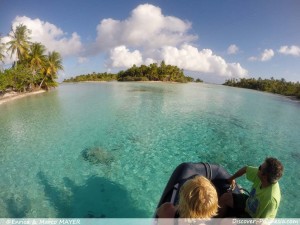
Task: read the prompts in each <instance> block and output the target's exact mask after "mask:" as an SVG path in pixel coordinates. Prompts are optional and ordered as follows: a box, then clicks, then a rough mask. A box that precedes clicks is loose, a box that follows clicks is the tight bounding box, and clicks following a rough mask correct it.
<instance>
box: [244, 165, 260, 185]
mask: <svg viewBox="0 0 300 225" xmlns="http://www.w3.org/2000/svg"><path fill="white" fill-rule="evenodd" d="M257 172H258V168H257V167H252V166H247V168H246V178H247V179H248V180H250V181H252V182H253V183H254V181H255V178H256V177H257Z"/></svg>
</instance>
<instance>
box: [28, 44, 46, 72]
mask: <svg viewBox="0 0 300 225" xmlns="http://www.w3.org/2000/svg"><path fill="white" fill-rule="evenodd" d="M45 51H46V48H45V46H44V45H42V44H41V43H33V44H32V45H30V53H29V58H28V63H29V68H30V69H31V70H32V72H33V74H34V75H35V74H36V73H37V71H39V70H40V69H42V66H43V64H45V62H46V55H45Z"/></svg>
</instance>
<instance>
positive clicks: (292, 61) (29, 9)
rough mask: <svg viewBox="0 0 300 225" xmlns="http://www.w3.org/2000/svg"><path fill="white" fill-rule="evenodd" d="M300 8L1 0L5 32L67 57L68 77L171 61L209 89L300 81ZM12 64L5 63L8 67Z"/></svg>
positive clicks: (291, 0)
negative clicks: (236, 82)
mask: <svg viewBox="0 0 300 225" xmlns="http://www.w3.org/2000/svg"><path fill="white" fill-rule="evenodd" d="M299 12H300V1H298V0H285V1H283V0H282V1H278V0H273V1H263V0H260V1H258V0H243V1H242V0H240V1H237V0H226V1H225V0H224V1H216V0H207V1H206V0H201V1H200V0H189V1H186V0H176V1H175V0H173V1H171V0H160V1H159V0H156V1H134V0H127V1H124V0H110V1H106V0H101V1H96V0H94V1H92V0H87V1H79V0H62V1H57V0H52V1H34V0H28V1H23V0H1V8H0V33H1V36H2V37H3V38H2V41H3V42H5V41H7V40H8V37H7V34H8V33H9V32H10V29H11V27H12V26H13V27H15V26H16V25H17V24H19V23H23V24H25V25H26V26H27V27H28V28H29V29H31V30H32V41H37V42H41V43H43V44H44V45H45V46H46V48H47V49H48V50H49V51H53V50H56V51H58V52H60V53H61V54H62V56H63V62H64V71H63V72H61V73H60V80H62V79H63V78H67V77H71V76H76V75H79V74H86V73H92V72H118V71H120V70H122V69H126V68H128V67H130V66H131V65H132V64H136V65H140V64H150V63H153V62H158V63H159V62H160V61H161V60H165V62H166V63H168V64H173V65H177V66H178V67H180V68H182V69H184V70H185V74H187V75H190V76H193V77H195V78H198V77H200V78H202V79H203V80H204V81H206V82H212V83H222V82H224V81H225V79H228V78H233V77H236V78H241V77H255V78H257V77H259V76H260V77H262V78H270V77H272V76H273V77H274V78H278V79H280V78H285V79H286V80H288V81H294V82H295V81H300V13H299ZM12 60H13V59H7V60H6V66H8V65H9V63H10V62H11V61H12Z"/></svg>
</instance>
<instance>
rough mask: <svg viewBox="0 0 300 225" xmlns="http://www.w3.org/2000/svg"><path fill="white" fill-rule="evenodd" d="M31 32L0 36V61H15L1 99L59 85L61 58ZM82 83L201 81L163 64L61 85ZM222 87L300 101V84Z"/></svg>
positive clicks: (241, 82) (246, 82)
mask: <svg viewBox="0 0 300 225" xmlns="http://www.w3.org/2000/svg"><path fill="white" fill-rule="evenodd" d="M30 34H31V31H30V30H29V29H27V27H26V26H25V25H23V24H20V25H18V26H17V27H15V29H12V30H11V32H10V34H9V37H10V41H9V42H8V43H5V44H4V43H2V41H1V37H0V62H4V59H5V55H4V52H5V51H6V52H7V53H10V57H11V58H12V57H13V56H14V55H16V60H15V61H14V63H13V64H12V67H11V68H9V69H5V70H2V69H1V68H0V100H1V99H2V100H3V99H4V98H11V97H14V96H25V94H32V93H40V92H42V91H46V90H49V89H50V88H52V87H56V86H58V82H57V81H56V79H57V78H58V77H57V74H58V72H59V71H60V70H63V66H62V57H61V55H60V53H58V52H56V51H52V52H48V54H46V47H45V46H44V45H42V44H41V43H37V42H34V43H32V42H30ZM83 81H162V82H180V83H187V82H203V81H202V80H201V79H199V78H198V79H196V80H194V78H192V77H189V76H185V74H184V72H183V69H180V68H178V67H177V66H173V65H166V64H165V62H164V61H162V62H161V63H160V65H158V64H157V63H152V64H150V65H149V66H146V65H141V66H136V65H133V66H132V67H131V68H129V69H127V70H125V71H124V70H121V71H120V72H118V73H117V74H112V73H95V72H94V73H92V74H86V75H79V76H76V77H74V78H73V77H71V78H69V79H65V80H64V82H83ZM223 85H226V86H232V87H240V88H248V89H254V90H258V91H265V92H270V93H274V94H280V95H284V96H289V97H292V98H297V99H300V83H299V82H297V83H293V82H287V81H286V80H285V79H283V78H282V79H280V80H276V79H274V78H273V77H272V78H271V79H262V78H258V79H255V78H248V79H246V78H241V79H235V78H233V79H229V80H226V81H225V83H224V84H223Z"/></svg>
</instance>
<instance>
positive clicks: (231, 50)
mask: <svg viewBox="0 0 300 225" xmlns="http://www.w3.org/2000/svg"><path fill="white" fill-rule="evenodd" d="M238 51H239V48H238V46H236V45H234V44H232V45H230V46H229V47H228V49H227V54H229V55H234V54H236V53H238Z"/></svg>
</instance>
